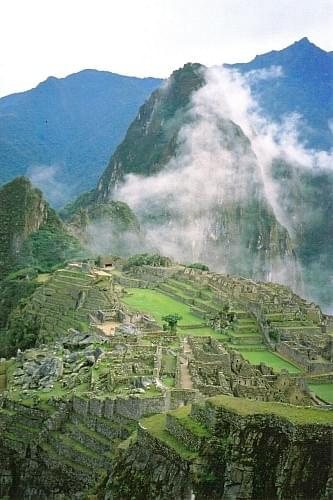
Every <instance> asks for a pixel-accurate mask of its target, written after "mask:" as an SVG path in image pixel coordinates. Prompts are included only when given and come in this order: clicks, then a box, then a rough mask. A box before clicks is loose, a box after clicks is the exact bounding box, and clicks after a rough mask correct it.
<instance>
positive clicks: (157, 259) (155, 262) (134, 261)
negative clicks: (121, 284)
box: [124, 253, 172, 271]
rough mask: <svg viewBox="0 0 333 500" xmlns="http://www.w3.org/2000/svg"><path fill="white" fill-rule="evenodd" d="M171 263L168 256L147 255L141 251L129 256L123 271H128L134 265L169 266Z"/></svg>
mask: <svg viewBox="0 0 333 500" xmlns="http://www.w3.org/2000/svg"><path fill="white" fill-rule="evenodd" d="M171 265H172V260H171V259H170V258H169V257H163V256H162V255H159V254H154V255H149V254H148V253H142V254H137V255H133V256H132V257H130V258H129V259H128V260H127V262H126V264H125V266H124V271H129V270H130V269H131V268H132V267H135V266H154V267H169V266H171Z"/></svg>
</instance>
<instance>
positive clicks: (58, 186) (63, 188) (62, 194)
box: [26, 165, 71, 208]
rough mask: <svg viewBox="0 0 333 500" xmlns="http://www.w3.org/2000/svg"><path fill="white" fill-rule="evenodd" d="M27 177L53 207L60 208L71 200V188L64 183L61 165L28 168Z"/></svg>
mask: <svg viewBox="0 0 333 500" xmlns="http://www.w3.org/2000/svg"><path fill="white" fill-rule="evenodd" d="M26 175H27V177H29V178H30V180H31V182H32V184H33V185H34V186H36V187H38V188H39V189H41V190H42V191H43V195H44V196H45V198H46V199H47V201H48V202H49V203H50V204H51V205H52V206H53V207H56V208H59V207H61V206H63V205H64V204H65V203H66V202H67V201H68V199H70V197H71V187H70V186H68V184H66V183H64V182H63V181H62V177H63V171H62V168H61V167H60V166H59V165H34V166H32V167H29V168H28V170H27V173H26Z"/></svg>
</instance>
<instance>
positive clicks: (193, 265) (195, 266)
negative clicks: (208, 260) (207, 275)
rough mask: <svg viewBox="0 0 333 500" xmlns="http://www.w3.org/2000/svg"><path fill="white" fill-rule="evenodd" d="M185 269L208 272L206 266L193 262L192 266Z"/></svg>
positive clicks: (189, 265)
mask: <svg viewBox="0 0 333 500" xmlns="http://www.w3.org/2000/svg"><path fill="white" fill-rule="evenodd" d="M186 267H190V268H191V269H199V270H201V271H209V267H208V266H206V264H201V262H194V263H193V264H188V265H187V266H186Z"/></svg>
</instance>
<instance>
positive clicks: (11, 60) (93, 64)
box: [0, 0, 333, 96]
mask: <svg viewBox="0 0 333 500" xmlns="http://www.w3.org/2000/svg"><path fill="white" fill-rule="evenodd" d="M332 26H333V8H332V0H1V2H0V44H1V45H0V46H1V55H0V96H4V95H7V94H11V93H14V92H19V91H23V90H27V89H29V88H33V87H35V86H36V85H37V84H38V83H39V82H41V81H43V80H45V79H46V78H47V77H49V76H56V77H64V76H66V75H68V74H71V73H75V72H77V71H80V70H82V69H86V68H94V69H99V70H106V71H112V72H114V73H120V74H125V75H133V76H140V77H143V76H156V77H167V76H168V75H169V74H170V73H171V72H172V71H173V70H174V69H176V68H178V67H180V66H182V65H183V64H185V63H186V62H200V63H202V64H205V65H207V66H211V65H215V64H221V63H234V62H246V61H249V60H251V59H252V58H253V57H255V55H256V54H262V53H264V52H268V51H270V50H273V49H275V50H280V49H282V48H284V47H286V46H288V45H290V44H291V43H293V42H294V41H296V40H299V39H300V38H303V37H304V36H307V37H308V38H309V39H310V40H311V41H312V42H313V43H315V44H316V45H318V46H319V47H321V48H323V49H325V50H333V37H332V35H331V33H332Z"/></svg>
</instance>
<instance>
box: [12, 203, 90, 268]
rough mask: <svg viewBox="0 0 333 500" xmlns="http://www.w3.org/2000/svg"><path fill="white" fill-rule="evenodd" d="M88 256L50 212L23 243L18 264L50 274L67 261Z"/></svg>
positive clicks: (53, 213)
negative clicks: (41, 224) (42, 223)
mask: <svg viewBox="0 0 333 500" xmlns="http://www.w3.org/2000/svg"><path fill="white" fill-rule="evenodd" d="M87 256H88V252H87V251H86V250H83V248H82V246H81V245H80V243H79V241H78V240H77V239H75V238H73V236H71V235H70V234H69V233H68V232H67V230H66V229H65V227H64V226H63V225H62V224H59V218H58V216H57V215H56V214H55V212H53V211H50V214H49V217H48V219H47V221H46V223H45V224H44V225H43V226H42V227H41V228H40V229H39V230H38V231H35V232H33V233H32V234H31V235H30V236H29V237H28V238H27V239H26V240H25V241H24V243H23V245H22V248H21V252H20V256H19V260H18V261H19V264H20V265H28V266H33V267H37V268H39V269H40V270H41V271H42V272H50V271H53V270H54V269H56V268H58V267H60V266H61V265H63V264H64V262H66V261H67V260H72V259H75V258H78V259H80V258H81V259H82V258H85V257H87Z"/></svg>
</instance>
